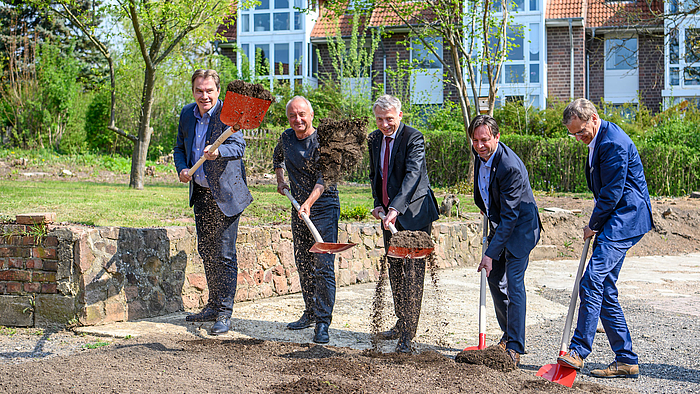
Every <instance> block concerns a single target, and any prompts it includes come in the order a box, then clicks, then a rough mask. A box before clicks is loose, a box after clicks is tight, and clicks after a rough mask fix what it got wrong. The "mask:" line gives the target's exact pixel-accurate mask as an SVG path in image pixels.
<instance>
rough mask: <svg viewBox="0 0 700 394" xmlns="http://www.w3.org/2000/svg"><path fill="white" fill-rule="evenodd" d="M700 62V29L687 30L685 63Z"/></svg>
mask: <svg viewBox="0 0 700 394" xmlns="http://www.w3.org/2000/svg"><path fill="white" fill-rule="evenodd" d="M698 61H700V29H685V62H686V63H695V62H698Z"/></svg>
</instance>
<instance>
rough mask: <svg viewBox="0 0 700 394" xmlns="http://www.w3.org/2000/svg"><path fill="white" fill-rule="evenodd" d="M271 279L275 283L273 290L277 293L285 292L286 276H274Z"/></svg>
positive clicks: (286, 289)
mask: <svg viewBox="0 0 700 394" xmlns="http://www.w3.org/2000/svg"><path fill="white" fill-rule="evenodd" d="M272 281H273V283H274V285H275V292H276V293H277V294H279V295H282V294H287V291H288V290H289V286H287V278H286V277H284V276H274V277H273V278H272Z"/></svg>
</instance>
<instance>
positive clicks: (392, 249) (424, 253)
mask: <svg viewBox="0 0 700 394" xmlns="http://www.w3.org/2000/svg"><path fill="white" fill-rule="evenodd" d="M434 249H435V248H422V249H421V248H401V247H398V246H389V250H388V251H387V253H386V254H387V256H389V257H394V258H397V259H424V258H426V257H428V256H429V255H430V254H431V253H433V250H434Z"/></svg>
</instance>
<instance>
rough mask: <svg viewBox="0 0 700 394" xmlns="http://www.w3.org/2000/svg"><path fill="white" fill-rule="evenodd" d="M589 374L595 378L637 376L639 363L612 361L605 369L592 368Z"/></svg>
mask: <svg viewBox="0 0 700 394" xmlns="http://www.w3.org/2000/svg"><path fill="white" fill-rule="evenodd" d="M591 376H593V377H596V378H633V379H635V378H638V377H639V365H636V364H635V365H632V364H625V363H620V362H617V361H613V362H612V363H610V365H608V367H607V368H605V369H594V370H592V371H591Z"/></svg>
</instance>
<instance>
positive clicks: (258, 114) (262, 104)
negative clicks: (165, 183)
mask: <svg viewBox="0 0 700 394" xmlns="http://www.w3.org/2000/svg"><path fill="white" fill-rule="evenodd" d="M270 104H272V101H267V100H263V99H259V98H255V97H250V96H244V95H242V94H238V93H234V92H231V91H228V92H226V98H225V99H224V105H223V107H222V108H221V115H220V116H219V118H220V119H221V121H222V122H224V124H227V125H229V126H230V127H229V128H227V129H226V130H225V131H224V132H223V133H221V135H220V136H219V138H217V139H216V141H214V143H213V144H212V145H211V148H210V149H211V150H216V149H217V148H218V147H219V146H220V145H221V144H223V143H224V141H226V140H227V139H228V137H230V136H232V135H233V133H235V132H237V131H238V130H240V129H244V130H250V129H254V128H256V127H258V126H260V123H261V122H262V120H263V118H264V117H265V113H267V110H268V108H270ZM204 160H206V158H204V156H202V157H200V158H199V160H197V162H196V163H195V164H194V165H193V166H192V168H190V169H189V170H187V173H188V174H190V175H192V174H194V172H195V171H197V168H199V166H201V165H202V164H203V163H204Z"/></svg>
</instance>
